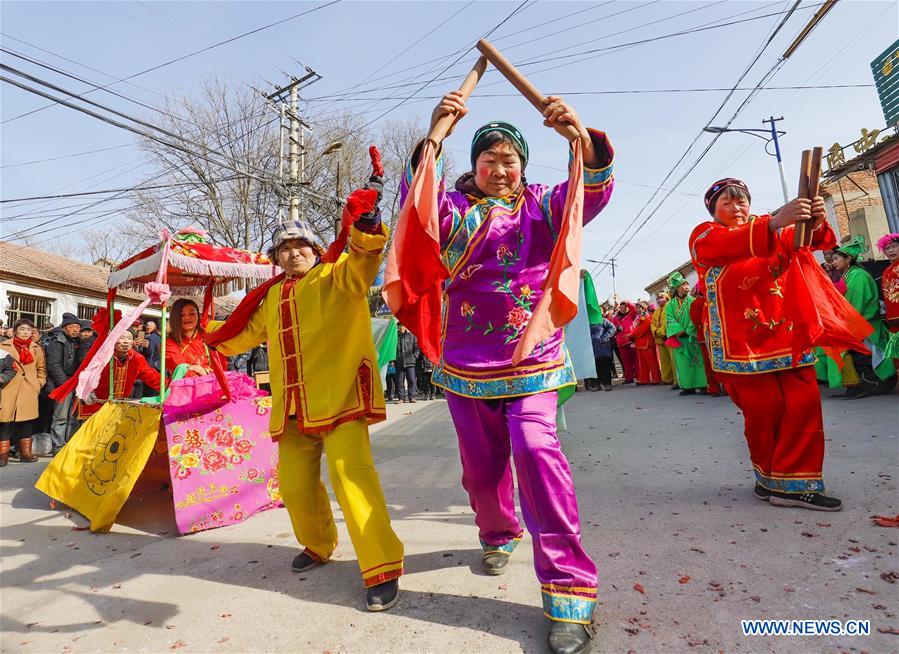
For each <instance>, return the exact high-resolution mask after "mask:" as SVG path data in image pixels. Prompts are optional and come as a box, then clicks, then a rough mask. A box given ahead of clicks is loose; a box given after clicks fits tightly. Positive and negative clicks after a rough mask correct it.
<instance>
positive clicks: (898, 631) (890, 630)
mask: <svg viewBox="0 0 899 654" xmlns="http://www.w3.org/2000/svg"><path fill="white" fill-rule="evenodd" d="M877 631H879V632H880V633H882V634H893V635H894V636H899V629H896V627H877Z"/></svg>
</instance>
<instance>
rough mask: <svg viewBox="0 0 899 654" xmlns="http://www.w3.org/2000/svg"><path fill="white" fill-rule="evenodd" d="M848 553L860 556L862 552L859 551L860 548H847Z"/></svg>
mask: <svg viewBox="0 0 899 654" xmlns="http://www.w3.org/2000/svg"><path fill="white" fill-rule="evenodd" d="M849 551H850V552H855V553H856V554H860V553H861V551H862V550H861V548H860V547H850V548H849Z"/></svg>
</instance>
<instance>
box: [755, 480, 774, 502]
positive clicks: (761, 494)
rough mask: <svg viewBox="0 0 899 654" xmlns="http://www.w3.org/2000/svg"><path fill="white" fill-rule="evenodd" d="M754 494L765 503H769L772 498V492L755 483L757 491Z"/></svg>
mask: <svg viewBox="0 0 899 654" xmlns="http://www.w3.org/2000/svg"><path fill="white" fill-rule="evenodd" d="M753 494H754V495H755V496H756V497H757V498H758V499H760V500H762V501H763V502H767V501H768V498H770V497H771V491H769V490H768V489H767V488H765V487H764V486H762V485H761V484H760V483H758V482H756V483H755V490H754V491H753Z"/></svg>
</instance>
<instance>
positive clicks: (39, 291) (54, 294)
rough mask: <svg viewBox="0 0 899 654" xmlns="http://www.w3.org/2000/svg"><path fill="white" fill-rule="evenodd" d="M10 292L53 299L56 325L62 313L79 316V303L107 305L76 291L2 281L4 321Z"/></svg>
mask: <svg viewBox="0 0 899 654" xmlns="http://www.w3.org/2000/svg"><path fill="white" fill-rule="evenodd" d="M8 293H21V294H23V295H33V296H34V297H40V298H46V299H48V300H51V303H50V322H52V323H53V324H54V325H59V323H60V322H62V314H64V313H74V314H75V315H76V316H77V315H78V305H79V304H86V305H89V306H93V307H104V306H106V301H105V300H100V299H97V298H95V297H88V296H85V295H76V294H74V293H63V292H61V291H53V290H48V289H45V288H37V287H34V286H25V285H22V284H15V283H12V282H6V281H0V318H2V319H3V321H4V322H6V310H7V309H8V308H9V296H8ZM116 306H121V307H124V306H137V303H136V302H133V301H130V300H126V301H121V300H116ZM144 314H145V315H152V316H157V317H158V316H159V309H147V310H146V311H144Z"/></svg>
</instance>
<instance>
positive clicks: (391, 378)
mask: <svg viewBox="0 0 899 654" xmlns="http://www.w3.org/2000/svg"><path fill="white" fill-rule="evenodd" d="M384 394H385V395H386V396H387V399H388V400H393V399H396V398H398V397H399V395H400V393H399V388H397V385H396V373H395V372H389V373H387V389H386V390H385V391H384Z"/></svg>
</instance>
